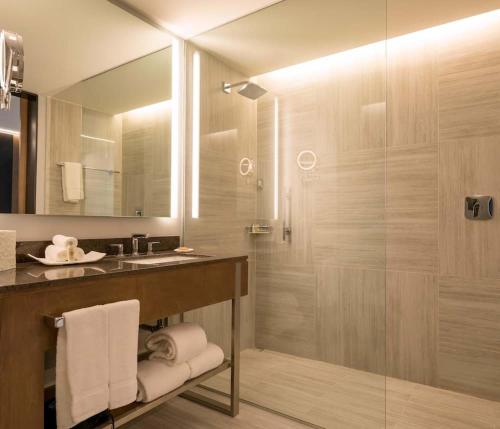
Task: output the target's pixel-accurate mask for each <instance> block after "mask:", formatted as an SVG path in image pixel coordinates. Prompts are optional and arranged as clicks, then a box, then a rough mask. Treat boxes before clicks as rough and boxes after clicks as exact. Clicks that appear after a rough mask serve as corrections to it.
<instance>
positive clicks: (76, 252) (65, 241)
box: [45, 235, 85, 262]
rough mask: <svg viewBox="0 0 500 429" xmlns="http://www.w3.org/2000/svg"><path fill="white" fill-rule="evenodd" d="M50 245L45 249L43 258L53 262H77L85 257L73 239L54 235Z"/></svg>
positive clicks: (76, 241)
mask: <svg viewBox="0 0 500 429" xmlns="http://www.w3.org/2000/svg"><path fill="white" fill-rule="evenodd" d="M52 243H53V244H51V245H50V246H47V248H46V249H45V258H46V259H48V260H49V261H53V262H78V261H81V260H82V259H83V258H84V257H85V252H84V251H83V250H82V249H81V248H80V247H77V246H78V240H77V239H76V238H75V237H67V236H65V235H54V237H52Z"/></svg>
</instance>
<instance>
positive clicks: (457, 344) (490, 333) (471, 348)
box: [439, 277, 500, 401]
mask: <svg viewBox="0 0 500 429" xmlns="http://www.w3.org/2000/svg"><path fill="white" fill-rule="evenodd" d="M439 384H440V386H442V387H445V388H447V389H452V390H457V391H459V392H464V393H469V394H472V395H475V396H481V397H484V398H487V399H492V400H496V401H498V400H500V281H498V280H488V281H486V280H464V279H459V278H444V277H443V278H441V280H440V283H439Z"/></svg>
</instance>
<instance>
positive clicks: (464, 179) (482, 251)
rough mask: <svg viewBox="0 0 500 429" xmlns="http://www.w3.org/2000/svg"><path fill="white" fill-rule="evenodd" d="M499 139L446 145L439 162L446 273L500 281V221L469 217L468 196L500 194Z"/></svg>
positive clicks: (442, 259)
mask: <svg viewBox="0 0 500 429" xmlns="http://www.w3.org/2000/svg"><path fill="white" fill-rule="evenodd" d="M499 159H500V145H498V138H497V137H490V138H474V139H463V140H460V141H447V142H442V143H441V145H440V161H439V167H440V169H439V175H440V177H439V182H440V186H439V240H440V274H441V275H443V276H460V277H464V278H476V279H477V278H499V277H500V264H499V257H498V255H499V254H500V241H499V240H498V239H497V237H498V234H499V233H500V217H498V216H494V217H493V219H491V220H488V221H471V220H467V219H465V216H464V200H465V197H466V196H468V195H477V194H482V195H492V196H494V197H496V196H497V195H498V193H497V192H498V189H500V176H499V175H498V160H499Z"/></svg>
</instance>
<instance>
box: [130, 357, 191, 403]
mask: <svg viewBox="0 0 500 429" xmlns="http://www.w3.org/2000/svg"><path fill="white" fill-rule="evenodd" d="M189 373H190V371H189V366H188V365H187V363H181V364H180V365H175V366H169V365H167V364H166V363H165V362H161V361H152V360H143V361H141V362H139V365H138V368H137V388H138V393H137V400H138V401H140V402H151V401H154V400H155V399H157V398H159V397H160V396H163V395H166V394H167V393H168V392H171V391H172V390H174V389H177V388H178V387H180V386H182V385H183V384H184V383H185V382H186V381H187V380H188V379H189Z"/></svg>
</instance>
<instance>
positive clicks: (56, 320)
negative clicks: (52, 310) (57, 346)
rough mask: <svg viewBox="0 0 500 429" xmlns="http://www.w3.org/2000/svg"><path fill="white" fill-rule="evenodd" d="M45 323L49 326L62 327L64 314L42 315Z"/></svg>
mask: <svg viewBox="0 0 500 429" xmlns="http://www.w3.org/2000/svg"><path fill="white" fill-rule="evenodd" d="M43 319H44V321H45V324H46V325H47V326H48V327H49V328H56V329H59V328H62V327H63V326H64V316H43Z"/></svg>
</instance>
